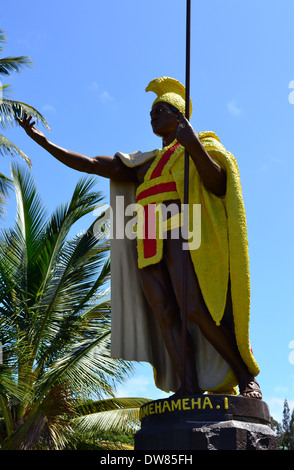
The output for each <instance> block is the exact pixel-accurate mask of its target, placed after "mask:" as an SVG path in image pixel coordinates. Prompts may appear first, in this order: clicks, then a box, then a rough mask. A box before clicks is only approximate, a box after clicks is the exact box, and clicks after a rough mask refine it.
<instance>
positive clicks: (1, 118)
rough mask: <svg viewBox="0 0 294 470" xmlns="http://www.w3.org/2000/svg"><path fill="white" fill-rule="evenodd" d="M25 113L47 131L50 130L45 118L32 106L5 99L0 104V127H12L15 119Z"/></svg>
mask: <svg viewBox="0 0 294 470" xmlns="http://www.w3.org/2000/svg"><path fill="white" fill-rule="evenodd" d="M25 113H26V114H27V115H31V116H33V117H34V119H35V120H36V122H37V123H42V124H43V125H44V126H45V127H46V128H47V129H50V128H49V125H48V122H47V120H46V118H45V117H44V116H43V115H42V114H41V113H40V112H39V111H37V109H35V108H34V107H33V106H31V105H29V104H27V103H22V102H21V101H15V100H9V99H7V98H3V99H2V100H1V102H0V126H1V127H2V128H6V127H7V126H8V125H9V126H13V125H14V124H15V122H16V121H15V119H16V118H17V117H19V118H21V117H23V115H24V114H25Z"/></svg>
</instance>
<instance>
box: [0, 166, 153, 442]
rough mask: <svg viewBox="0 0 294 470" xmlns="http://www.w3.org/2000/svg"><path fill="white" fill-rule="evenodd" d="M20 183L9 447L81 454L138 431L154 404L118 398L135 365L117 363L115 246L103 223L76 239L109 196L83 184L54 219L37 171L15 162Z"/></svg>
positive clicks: (2, 434)
mask: <svg viewBox="0 0 294 470" xmlns="http://www.w3.org/2000/svg"><path fill="white" fill-rule="evenodd" d="M12 179H13V182H14V186H15V193H16V197H17V214H16V221H15V225H14V227H13V228H10V229H6V230H2V234H1V235H0V341H1V343H2V351H3V363H2V364H0V411H2V420H1V421H0V440H1V441H2V445H1V448H2V449H13V450H16V449H63V448H65V446H67V447H69V448H75V446H76V445H77V442H80V441H81V440H83V438H84V437H87V438H91V437H93V435H95V437H96V445H97V432H98V431H99V430H101V429H105V428H108V429H114V428H115V427H117V426H119V427H120V428H124V429H127V430H132V429H135V427H136V426H137V425H138V407H139V406H140V405H141V404H143V403H145V402H146V400H144V399H140V398H139V399H129V398H128V399H116V398H115V385H116V384H117V383H119V382H121V381H123V380H124V379H125V377H126V376H127V375H128V374H129V373H130V372H131V371H132V367H131V365H130V363H127V362H125V361H122V360H119V359H113V358H111V357H110V302H109V286H108V281H109V276H110V262H109V258H108V254H109V252H108V250H109V243H108V241H107V240H105V239H103V238H102V235H101V233H95V231H94V226H95V222H96V221H94V222H93V223H92V224H91V226H90V227H89V228H88V229H87V230H86V231H84V232H83V233H80V234H78V235H75V236H70V233H72V231H73V230H74V229H73V225H74V224H75V223H76V222H78V221H81V219H82V218H84V217H85V216H86V215H87V214H89V213H91V212H92V211H93V209H94V208H95V206H96V205H97V203H98V202H99V201H101V195H100V193H97V192H96V191H94V190H93V185H94V183H95V179H93V178H88V177H87V178H83V179H81V180H80V181H79V182H78V183H77V185H76V187H75V189H74V192H73V195H72V198H71V200H70V201H69V203H68V204H65V205H61V206H60V207H59V208H58V209H57V210H56V211H55V212H54V213H53V214H52V215H51V216H48V215H47V214H46V211H45V208H44V206H43V203H42V201H41V198H40V196H39V195H38V193H37V189H36V185H35V183H34V181H33V178H32V175H31V173H30V171H29V170H28V169H25V170H24V169H23V168H21V167H19V166H16V165H14V166H12ZM101 216H103V214H102V215H101ZM1 425H2V426H1Z"/></svg>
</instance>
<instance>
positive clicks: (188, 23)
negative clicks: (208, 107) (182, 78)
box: [181, 0, 191, 394]
mask: <svg viewBox="0 0 294 470" xmlns="http://www.w3.org/2000/svg"><path fill="white" fill-rule="evenodd" d="M190 49H191V0H187V7H186V84H185V85H186V96H185V100H186V108H185V117H186V119H188V120H189V119H190V55H191V53H190ZM184 168H185V169H184V226H186V227H187V234H188V220H189V210H188V207H189V206H188V204H189V154H188V152H187V150H185V167H184ZM185 224H186V225H185ZM188 254H189V252H188V250H185V251H184V253H183V300H182V371H181V372H182V377H181V386H182V393H183V394H185V392H186V374H187V371H186V369H187V262H188Z"/></svg>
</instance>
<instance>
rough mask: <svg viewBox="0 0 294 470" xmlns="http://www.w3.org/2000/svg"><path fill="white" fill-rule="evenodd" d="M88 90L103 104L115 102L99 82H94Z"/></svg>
mask: <svg viewBox="0 0 294 470" xmlns="http://www.w3.org/2000/svg"><path fill="white" fill-rule="evenodd" d="M88 90H89V91H90V92H91V93H94V94H96V95H97V96H98V99H99V100H100V101H101V103H103V104H107V103H111V102H113V101H114V100H113V97H112V96H111V94H110V93H109V92H108V91H106V90H103V89H102V88H101V87H100V85H99V83H97V82H92V83H91V85H90V86H89V87H88Z"/></svg>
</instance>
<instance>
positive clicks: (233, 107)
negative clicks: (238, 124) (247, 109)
mask: <svg viewBox="0 0 294 470" xmlns="http://www.w3.org/2000/svg"><path fill="white" fill-rule="evenodd" d="M227 110H228V112H229V113H230V114H231V115H232V116H240V114H242V109H241V108H240V107H239V106H238V105H237V102H236V100H230V101H228V103H227Z"/></svg>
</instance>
